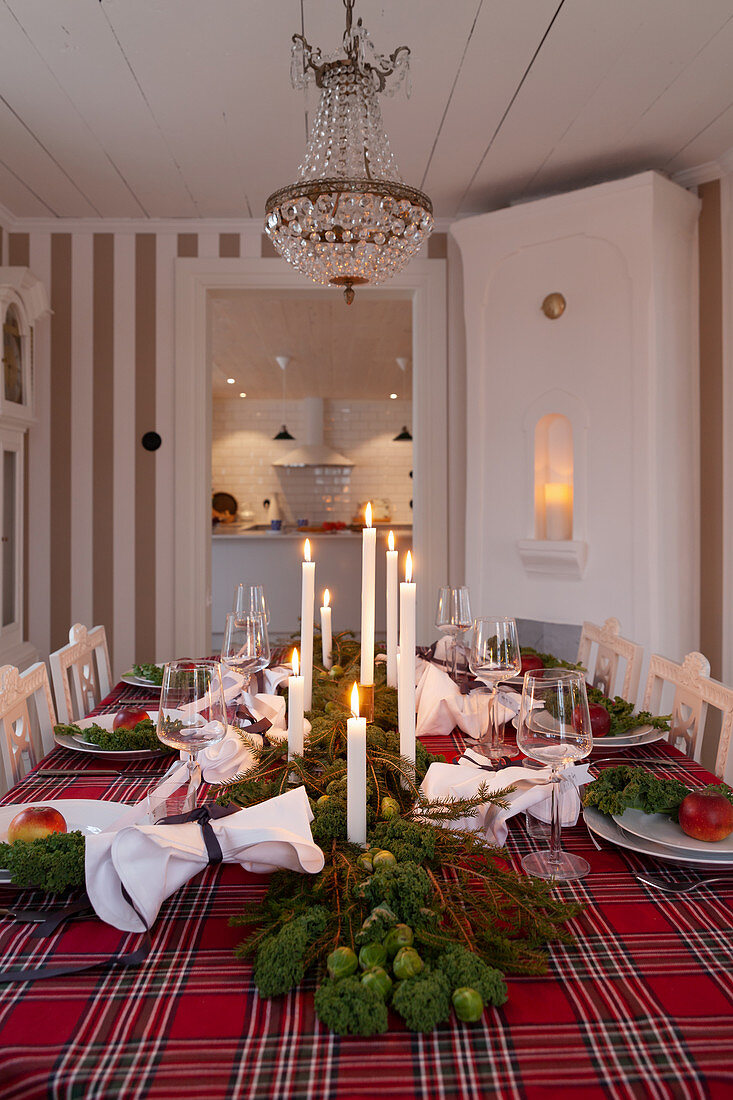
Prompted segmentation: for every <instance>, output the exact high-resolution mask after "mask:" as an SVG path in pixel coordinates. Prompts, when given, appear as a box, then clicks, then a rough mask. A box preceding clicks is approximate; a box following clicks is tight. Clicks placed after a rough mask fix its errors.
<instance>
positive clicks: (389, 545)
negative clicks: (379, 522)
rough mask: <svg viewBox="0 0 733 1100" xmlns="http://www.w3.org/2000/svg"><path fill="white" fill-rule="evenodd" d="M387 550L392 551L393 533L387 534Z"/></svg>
mask: <svg viewBox="0 0 733 1100" xmlns="http://www.w3.org/2000/svg"><path fill="white" fill-rule="evenodd" d="M387 548H388V549H389V550H394V531H390V533H389V537H388V538H387Z"/></svg>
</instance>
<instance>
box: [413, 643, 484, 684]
mask: <svg viewBox="0 0 733 1100" xmlns="http://www.w3.org/2000/svg"><path fill="white" fill-rule="evenodd" d="M437 647H438V643H437V641H435V642H433V644H432V645H419V646H417V647H416V648H415V653H416V654H417V656H418V657H420V658H421V659H422V660H423V661H427V662H428V664H431V665H437V666H438V667H439V668H442V669H443V671H444V672H445V673H446V674H447V675H448V676H450V678H451V679H452V680H453V683H454V684H457V686H458V688H459V690H460V692H461V695H470V694H471V692H472V691H473V689H474V688H475V687H477V686H478V685H479V684H480V683H481V681H480V680H477V679H476V677H475V676H474V674H473V673H472V672H469V670H468V669H463V670H462V671H461V672H459V671H458V670H456V674H455V676H452V675H451V671H450V662H448V661H443V660H442V659H441V658H440V657H436V656H435V651H436V649H437Z"/></svg>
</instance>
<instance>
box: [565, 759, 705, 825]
mask: <svg viewBox="0 0 733 1100" xmlns="http://www.w3.org/2000/svg"><path fill="white" fill-rule="evenodd" d="M689 793H690V790H689V787H686V786H685V784H684V783H680V781H679V780H678V779H659V778H657V776H656V775H653V774H652V773H651V772H648V771H646V769H645V768H634V767H631V766H629V765H627V764H624V765H622V766H621V767H618V768H606V769H605V770H604V771H603V772H601V774H600V775H599V776H598V778H597V779H594V780H593V782H592V783H589V784H588V786H587V787H586V789H585V797H584V798H583V805H584V806H595V807H596V808H597V809H598V810H600V811H601V813H604V814H622V813H623V812H624V810H627V809H629V808H633V809H637V810H643V811H644V813H645V814H672V815H676V814H677V810H678V809H679V805H680V803H681V802H682V799H683V798H685V797H686V795H688V794H689Z"/></svg>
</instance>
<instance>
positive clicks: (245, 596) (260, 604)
mask: <svg viewBox="0 0 733 1100" xmlns="http://www.w3.org/2000/svg"><path fill="white" fill-rule="evenodd" d="M232 611H234V612H235V613H236V614H237V615H238V616H239V618H243V617H244V616H245V615H264V616H265V622H266V623H269V622H270V609H269V607H268V606H267V600H266V599H265V590H264V588H263V587H262V585H261V584H238V585H237V587H236V588H235V589H234V605H233V607H232Z"/></svg>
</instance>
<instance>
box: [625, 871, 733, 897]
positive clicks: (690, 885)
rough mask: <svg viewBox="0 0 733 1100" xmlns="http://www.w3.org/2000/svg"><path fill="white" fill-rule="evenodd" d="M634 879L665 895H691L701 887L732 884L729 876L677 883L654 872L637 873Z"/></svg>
mask: <svg viewBox="0 0 733 1100" xmlns="http://www.w3.org/2000/svg"><path fill="white" fill-rule="evenodd" d="M634 878H635V879H636V881H637V882H641V883H643V884H644V885H645V886H653V887H654V888H655V889H656V890H662V891H663V892H664V893H665V894H689V893H690V892H691V891H692V890H699V889H700V887H701V886H711V885H712V884H713V883H714V882H730V881H731V879H730V876H729V875H714V876H713V877H712V878H699V879H697V880H696V881H695V882H675V881H674V880H673V879H668V878H665V877H664V876H663V875H661V874H654V873H652V872H644V873H642V872H641V871H635V872H634Z"/></svg>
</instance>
